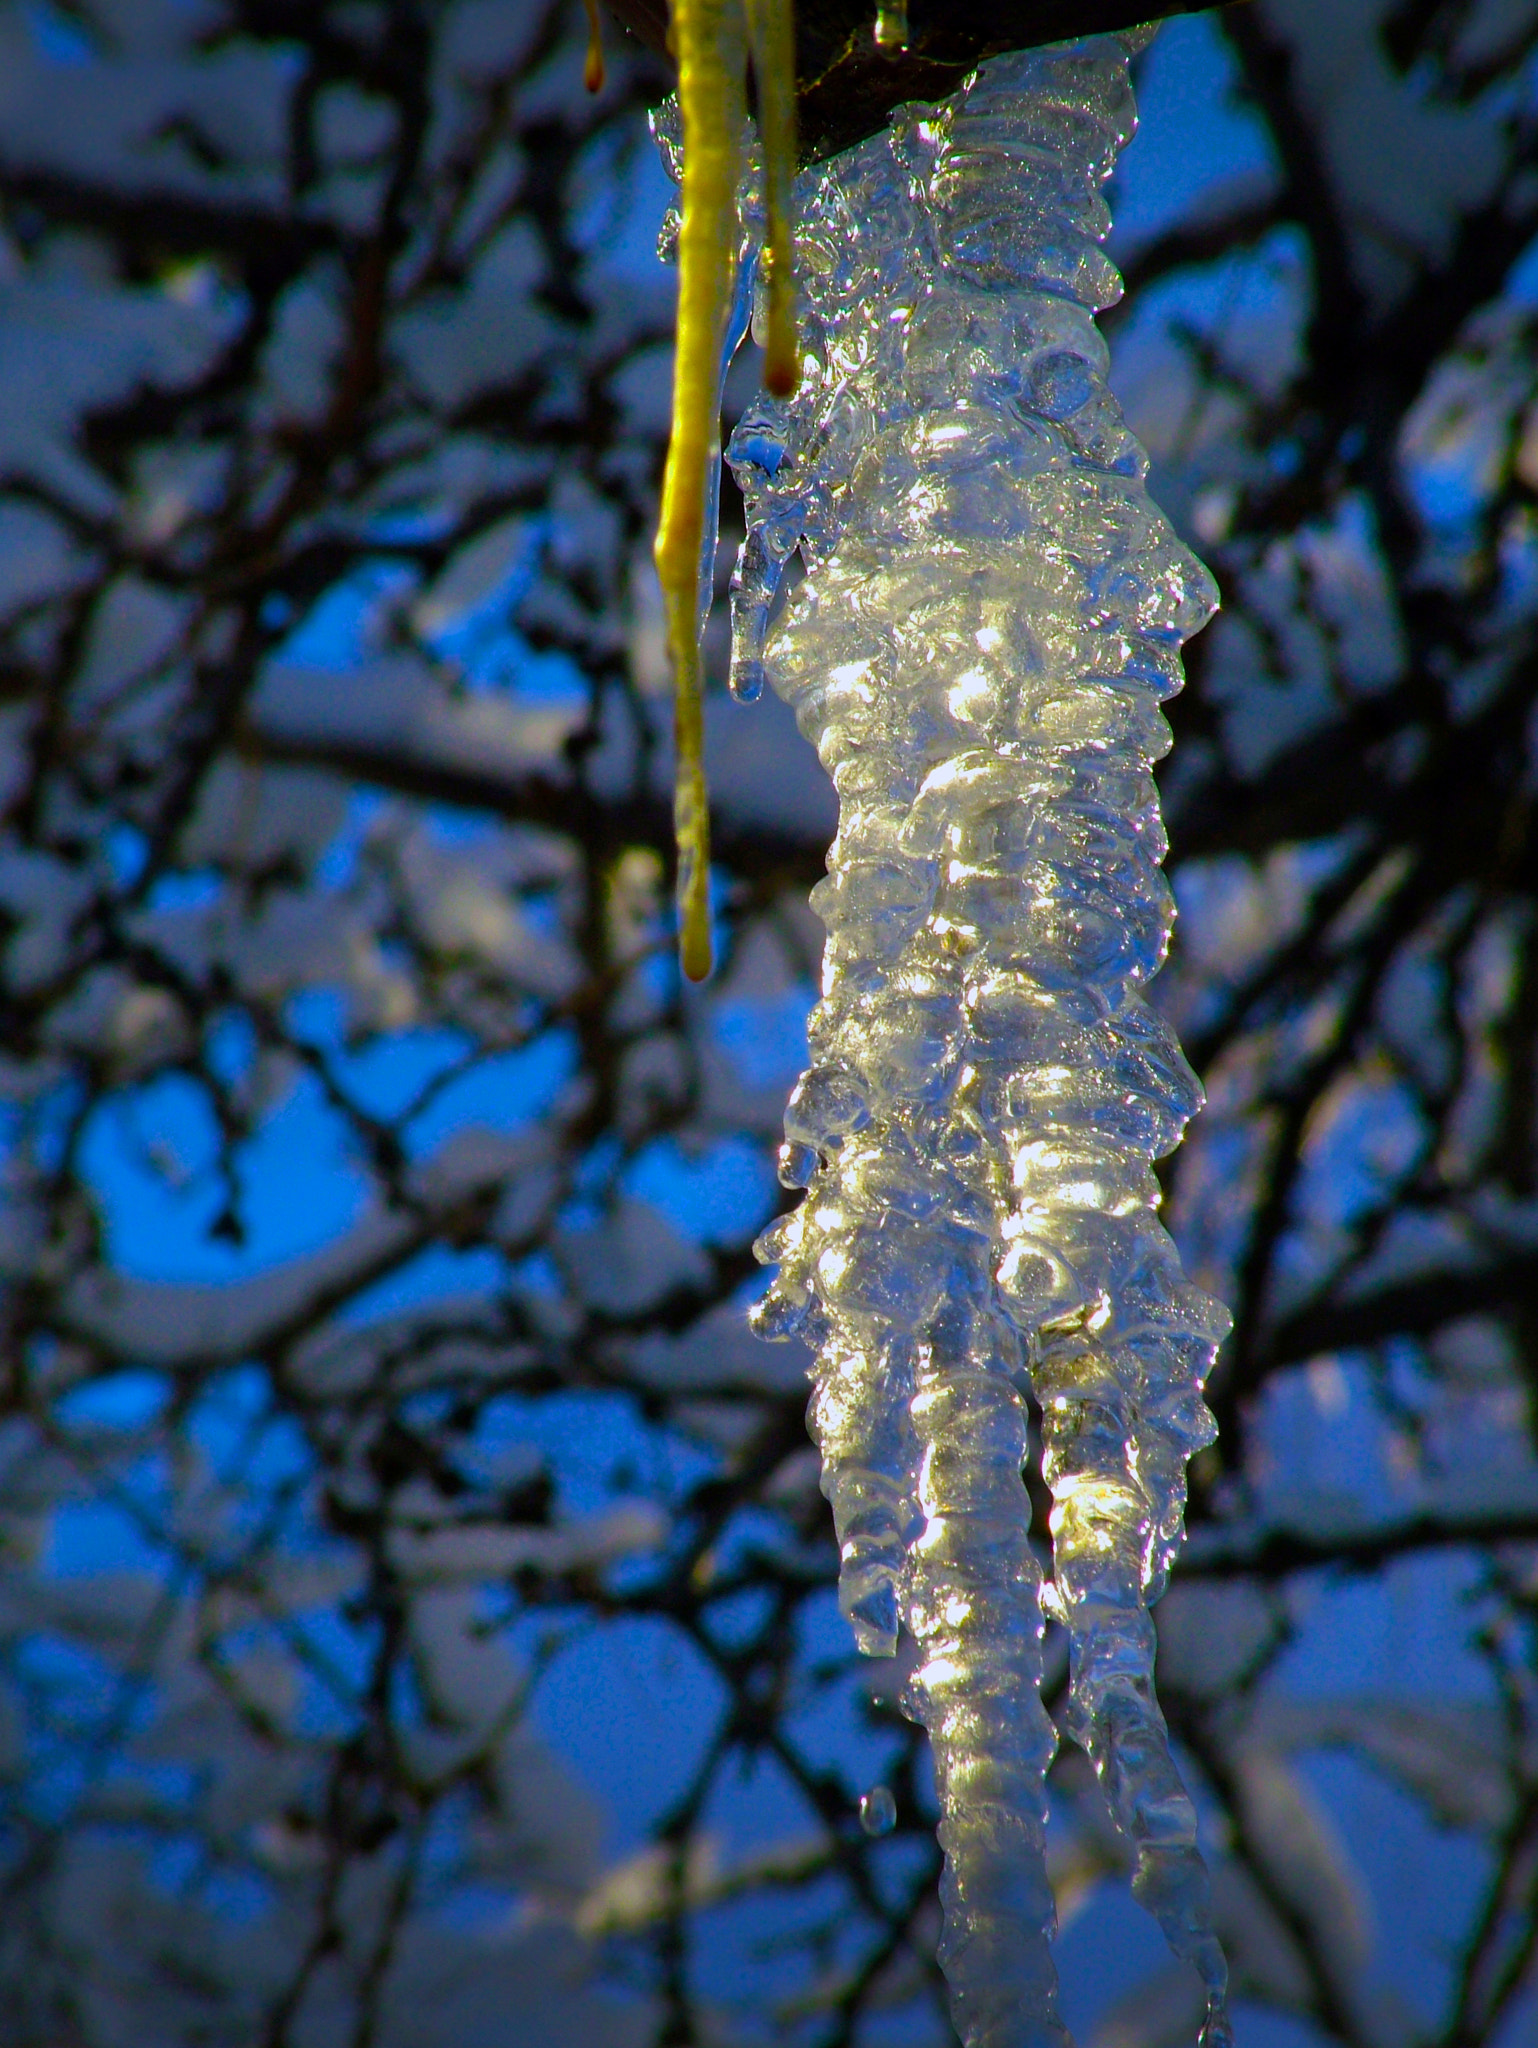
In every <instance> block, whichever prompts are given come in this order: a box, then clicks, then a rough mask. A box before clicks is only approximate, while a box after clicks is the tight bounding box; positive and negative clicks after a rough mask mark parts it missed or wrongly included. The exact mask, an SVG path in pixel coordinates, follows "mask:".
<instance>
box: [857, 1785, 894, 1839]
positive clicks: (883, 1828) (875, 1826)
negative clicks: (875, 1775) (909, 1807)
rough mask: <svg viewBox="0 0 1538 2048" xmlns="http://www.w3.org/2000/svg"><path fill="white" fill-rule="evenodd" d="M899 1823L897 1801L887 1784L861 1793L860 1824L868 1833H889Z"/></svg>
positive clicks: (872, 1787) (875, 1786) (874, 1786)
mask: <svg viewBox="0 0 1538 2048" xmlns="http://www.w3.org/2000/svg"><path fill="white" fill-rule="evenodd" d="M896 1825H897V1801H896V1800H895V1799H894V1798H893V1797H892V1794H891V1791H890V1789H889V1788H888V1787H887V1786H885V1785H872V1786H871V1788H870V1790H869V1791H868V1792H864V1793H862V1794H861V1795H860V1826H861V1827H862V1828H863V1829H864V1830H865V1832H866V1834H868V1835H889V1834H890V1833H891V1832H892V1830H893V1828H895V1827H896Z"/></svg>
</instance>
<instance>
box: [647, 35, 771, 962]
mask: <svg viewBox="0 0 1538 2048" xmlns="http://www.w3.org/2000/svg"><path fill="white" fill-rule="evenodd" d="M672 41H673V50H674V55H675V56H676V58H677V60H678V98H679V104H680V108H681V110H682V115H683V191H682V216H683V218H682V226H681V228H680V231H679V237H678V345H677V352H676V355H675V358H674V367H673V430H672V435H671V438H670V439H669V442H668V459H667V471H666V475H665V478H664V482H663V486H662V519H661V523H660V525H659V527H658V530H657V549H656V553H657V571H658V574H659V576H660V577H661V579H662V601H663V611H664V616H665V619H666V622H667V636H668V651H669V654H670V656H671V659H672V665H673V688H674V736H675V742H676V747H677V759H678V780H677V784H676V788H675V792H674V798H673V825H674V831H675V833H676V835H677V840H678V914H679V950H680V954H681V956H682V960H683V969H684V972H685V974H687V975H688V977H689V979H690V980H691V981H703V980H704V979H705V977H706V975H708V974H709V972H710V965H711V948H710V815H709V811H708V808H707V804H706V795H705V768H704V759H703V751H704V750H703V738H704V725H703V718H702V707H701V702H700V694H701V674H700V634H701V630H702V628H703V625H704V614H705V611H706V609H707V608H708V605H709V600H710V585H711V578H712V575H713V571H714V562H715V539H716V536H715V533H714V530H713V522H708V521H707V519H706V504H707V500H708V498H709V495H710V492H709V484H710V474H709V472H710V465H711V464H712V463H714V462H715V461H716V460H718V456H717V449H718V446H719V438H720V412H719V406H720V358H721V347H722V337H723V334H724V332H725V327H726V320H727V310H728V306H729V304H730V301H731V296H732V287H733V283H734V273H735V270H736V261H737V242H738V228H737V184H738V179H739V178H740V176H741V173H742V145H743V125H744V121H745V118H746V113H747V88H746V70H747V61H748V57H749V55H750V54H751V57H752V63H753V78H754V85H755V89H756V93H757V99H758V118H759V127H760V132H761V134H762V137H763V148H764V197H765V212H766V224H765V270H766V282H767V286H768V300H769V304H768V332H767V335H766V347H765V356H766V362H765V382H766V384H767V385H768V387H769V389H770V390H771V391H774V392H776V393H777V394H778V395H779V396H782V397H789V396H790V394H791V393H792V392H793V391H794V390H795V387H796V375H797V364H796V342H795V328H794V296H793V288H792V280H791V234H790V219H789V196H790V181H791V178H792V176H793V174H794V171H795V161H796V146H795V33H794V28H793V24H792V15H791V0H673V10H672ZM707 526H708V527H710V528H711V530H707Z"/></svg>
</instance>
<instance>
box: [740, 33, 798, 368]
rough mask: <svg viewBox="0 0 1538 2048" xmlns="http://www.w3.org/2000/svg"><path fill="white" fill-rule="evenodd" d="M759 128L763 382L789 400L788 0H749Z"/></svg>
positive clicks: (791, 144)
mask: <svg viewBox="0 0 1538 2048" xmlns="http://www.w3.org/2000/svg"><path fill="white" fill-rule="evenodd" d="M748 35H749V38H750V40H751V43H752V49H753V82H754V85H755V86H756V88H757V91H758V132H759V134H760V135H761V136H762V138H763V144H764V211H765V215H766V219H765V232H764V271H765V275H766V277H767V279H768V285H769V328H768V332H767V334H766V335H765V337H764V386H765V388H766V389H767V390H768V391H770V392H772V393H773V394H774V396H775V397H776V398H789V397H791V396H792V395H793V394H794V392H795V389H796V385H797V384H798V383H799V381H800V376H801V365H800V363H799V361H798V360H797V356H796V292H795V280H794V278H793V277H792V275H791V253H790V181H791V179H792V178H793V177H794V176H795V174H796V30H795V20H794V15H793V10H792V7H791V0H748Z"/></svg>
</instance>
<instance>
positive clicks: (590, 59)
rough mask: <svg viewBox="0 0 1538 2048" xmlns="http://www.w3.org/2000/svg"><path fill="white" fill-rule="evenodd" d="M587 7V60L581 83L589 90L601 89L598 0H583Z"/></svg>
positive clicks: (600, 29) (600, 38) (601, 39)
mask: <svg viewBox="0 0 1538 2048" xmlns="http://www.w3.org/2000/svg"><path fill="white" fill-rule="evenodd" d="M585 5H586V7H587V61H586V63H585V64H584V65H583V67H582V83H583V84H584V85H585V86H586V87H587V89H588V91H589V92H602V91H603V77H604V72H603V23H602V20H601V19H600V17H599V13H598V0H585Z"/></svg>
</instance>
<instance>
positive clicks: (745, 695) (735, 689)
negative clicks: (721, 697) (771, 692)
mask: <svg viewBox="0 0 1538 2048" xmlns="http://www.w3.org/2000/svg"><path fill="white" fill-rule="evenodd" d="M734 652H735V650H734ZM726 687H727V688H728V689H729V690H730V691H731V693H732V695H733V696H734V697H735V698H736V699H737V702H738V703H739V704H756V703H757V702H758V700H759V698H760V697H762V695H763V694H764V664H763V663H762V662H761V661H737V660H735V659H734V660H733V662H732V667H731V674H730V675H729V676H728V677H727V680H726Z"/></svg>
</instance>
